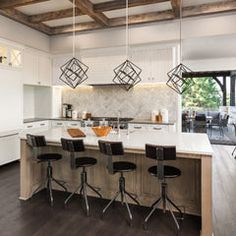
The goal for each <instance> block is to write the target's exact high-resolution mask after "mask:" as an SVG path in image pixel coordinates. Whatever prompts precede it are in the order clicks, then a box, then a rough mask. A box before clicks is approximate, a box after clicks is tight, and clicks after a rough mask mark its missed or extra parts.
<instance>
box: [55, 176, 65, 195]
mask: <svg viewBox="0 0 236 236" xmlns="http://www.w3.org/2000/svg"><path fill="white" fill-rule="evenodd" d="M52 180H53V181H54V182H55V183H57V184H58V185H59V186H61V187H62V188H63V189H64V190H65V191H66V192H67V188H66V187H65V186H64V185H63V184H61V183H60V182H59V181H58V180H56V179H54V178H52Z"/></svg>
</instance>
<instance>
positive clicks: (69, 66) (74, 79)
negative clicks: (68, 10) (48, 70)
mask: <svg viewBox="0 0 236 236" xmlns="http://www.w3.org/2000/svg"><path fill="white" fill-rule="evenodd" d="M75 39H76V36H75V0H73V57H72V59H70V60H69V61H67V62H66V63H65V64H64V65H62V66H61V67H60V69H61V72H62V73H61V76H60V78H59V79H60V80H61V81H63V82H64V83H65V84H67V85H68V86H70V87H71V88H74V89H75V88H76V87H77V86H78V85H79V84H81V83H83V82H84V81H85V80H87V79H88V76H87V71H88V69H89V67H88V66H86V65H85V64H84V63H82V62H81V61H80V60H78V59H77V58H76V57H75Z"/></svg>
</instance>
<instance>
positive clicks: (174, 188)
mask: <svg viewBox="0 0 236 236" xmlns="http://www.w3.org/2000/svg"><path fill="white" fill-rule="evenodd" d="M48 145H49V146H48V151H49V152H58V153H62V154H63V156H64V158H63V159H62V160H60V161H57V162H54V163H53V175H54V177H55V178H56V179H59V180H63V181H65V182H66V183H67V187H68V190H69V191H70V192H72V191H74V190H75V188H76V187H77V186H78V185H79V184H80V171H81V170H78V169H76V170H72V169H71V159H70V156H69V155H68V154H67V153H65V152H64V151H63V150H62V148H61V147H60V146H59V144H58V143H49V144H48ZM86 148H87V151H86V155H88V156H92V157H95V158H96V159H97V165H95V166H93V167H91V168H87V170H88V182H89V183H90V184H91V185H92V186H95V187H99V188H101V194H102V196H103V197H104V198H106V199H111V198H112V196H114V194H115V193H116V191H117V189H118V178H119V175H118V174H115V175H110V174H109V173H108V171H107V169H106V157H105V156H103V155H102V154H100V152H99V150H98V149H97V147H95V146H86ZM177 157H178V158H177V160H176V161H171V165H173V166H176V167H178V168H179V169H180V170H181V172H182V175H181V176H180V177H178V178H175V179H171V180H169V181H168V186H169V189H168V193H169V196H170V198H171V199H173V201H174V202H175V203H176V204H177V205H179V206H184V207H185V209H186V213H190V214H194V215H200V216H201V217H202V222H203V223H202V231H201V235H204V236H212V199H211V194H212V179H211V171H212V170H211V168H212V166H211V162H212V158H210V157H209V156H204V155H197V154H194V155H192V154H191V155H190V154H184V153H177ZM115 158H116V157H115ZM122 159H125V160H127V159H128V160H129V161H132V162H133V163H135V164H136V165H137V171H136V172H131V173H127V174H125V177H126V187H127V190H128V191H129V192H132V193H134V194H137V196H138V200H139V202H140V204H141V205H143V206H151V204H152V203H153V202H154V201H155V200H156V199H157V198H158V197H159V196H160V185H159V182H158V179H157V178H155V177H153V176H150V175H149V173H148V171H147V169H148V168H149V167H150V166H152V165H154V164H155V161H154V160H150V159H148V158H145V155H144V153H143V152H141V151H140V150H126V155H125V157H124V158H122ZM116 160H121V158H116ZM167 163H168V162H167ZM45 170H46V165H45V164H43V163H37V162H35V161H34V160H33V159H32V153H31V149H30V148H29V146H28V145H27V144H26V140H24V139H22V140H21V181H20V183H21V191H20V199H21V200H27V199H29V198H30V197H31V195H32V193H33V192H34V190H35V189H36V188H37V187H38V186H40V185H43V183H44V182H45V177H46V171H45ZM53 188H55V189H58V190H61V189H59V188H57V186H53ZM88 194H89V195H91V196H94V194H93V193H92V192H88Z"/></svg>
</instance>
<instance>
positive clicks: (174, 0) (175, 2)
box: [171, 0, 183, 18]
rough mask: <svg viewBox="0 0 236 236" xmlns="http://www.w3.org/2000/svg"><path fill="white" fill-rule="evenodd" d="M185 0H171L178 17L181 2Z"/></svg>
mask: <svg viewBox="0 0 236 236" xmlns="http://www.w3.org/2000/svg"><path fill="white" fill-rule="evenodd" d="M181 1H183V0H171V6H172V9H173V12H174V14H175V17H176V18H179V16H180V3H181Z"/></svg>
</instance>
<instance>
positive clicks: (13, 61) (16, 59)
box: [9, 49, 22, 67]
mask: <svg viewBox="0 0 236 236" xmlns="http://www.w3.org/2000/svg"><path fill="white" fill-rule="evenodd" d="M21 62H22V60H21V51H19V50H17V49H10V61H9V66H12V67H20V66H21Z"/></svg>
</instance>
